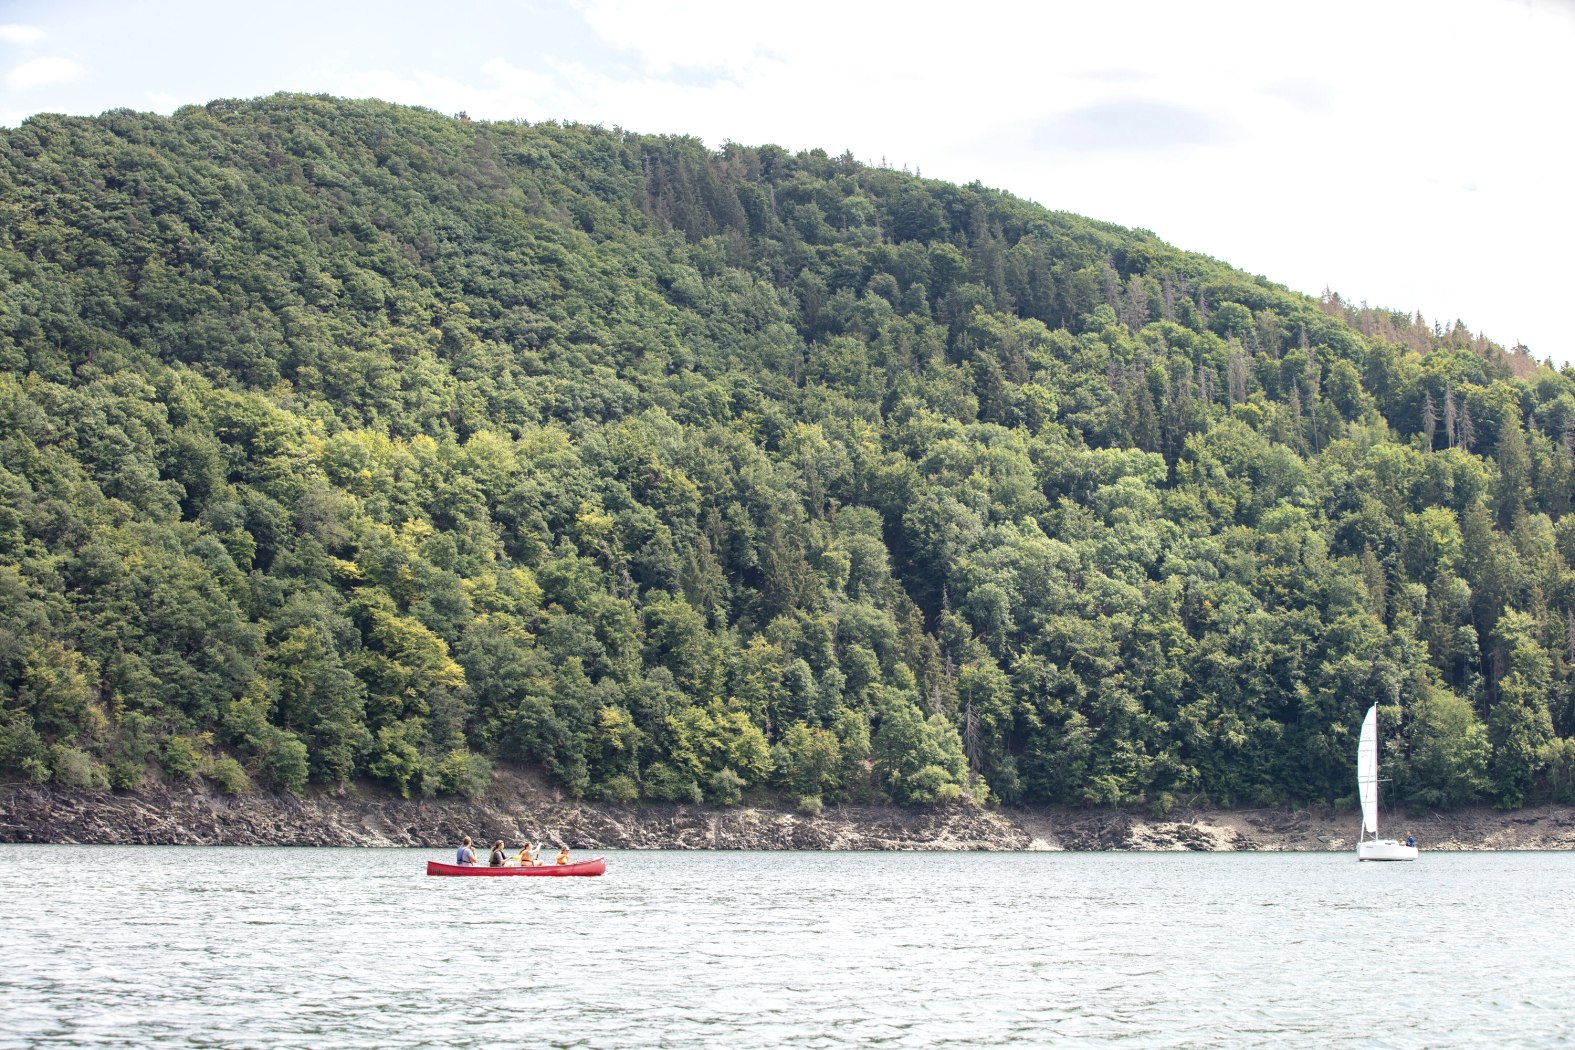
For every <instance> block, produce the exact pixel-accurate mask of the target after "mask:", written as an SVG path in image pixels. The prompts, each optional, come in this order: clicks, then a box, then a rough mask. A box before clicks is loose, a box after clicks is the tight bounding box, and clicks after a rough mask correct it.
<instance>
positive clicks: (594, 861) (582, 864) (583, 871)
mask: <svg viewBox="0 0 1575 1050" xmlns="http://www.w3.org/2000/svg"><path fill="white" fill-rule="evenodd" d="M606 870H607V862H606V861H605V860H603V859H602V858H600V857H593V858H591V859H590V860H582V861H576V862H575V863H573V864H539V865H537V866H536V867H534V868H494V867H492V866H491V865H488V864H444V863H443V862H442V861H436V860H429V861H427V874H428V875H465V876H470V875H480V876H483V877H490V876H494V875H504V876H508V875H542V876H548V877H554V878H562V877H563V876H565V875H600V874H602V873H604V872H605V871H606Z"/></svg>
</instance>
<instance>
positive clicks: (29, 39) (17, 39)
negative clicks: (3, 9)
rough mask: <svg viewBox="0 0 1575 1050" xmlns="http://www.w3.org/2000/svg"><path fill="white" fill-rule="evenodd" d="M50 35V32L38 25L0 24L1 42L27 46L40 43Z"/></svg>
mask: <svg viewBox="0 0 1575 1050" xmlns="http://www.w3.org/2000/svg"><path fill="white" fill-rule="evenodd" d="M48 35H49V34H48V33H46V32H44V31H43V30H42V29H40V28H38V27H37V26H19V25H4V26H0V43H6V44H21V45H22V46H23V47H27V46H29V45H31V44H36V43H38V42H39V41H40V40H42V39H44V38H45V37H46V36H48Z"/></svg>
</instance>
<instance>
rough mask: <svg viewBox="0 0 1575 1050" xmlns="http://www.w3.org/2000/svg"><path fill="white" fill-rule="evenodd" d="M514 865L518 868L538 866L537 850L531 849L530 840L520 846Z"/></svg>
mask: <svg viewBox="0 0 1575 1050" xmlns="http://www.w3.org/2000/svg"><path fill="white" fill-rule="evenodd" d="M514 866H515V867H518V868H534V867H535V866H536V851H535V850H533V849H531V845H530V843H529V842H527V843H525V845H523V846H521V847H520V851H519V854H518V855H516V856H515V858H514Z"/></svg>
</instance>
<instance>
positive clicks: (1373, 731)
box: [1356, 704, 1378, 835]
mask: <svg viewBox="0 0 1575 1050" xmlns="http://www.w3.org/2000/svg"><path fill="white" fill-rule="evenodd" d="M1356 789H1357V793H1358V794H1359V795H1360V796H1361V799H1362V830H1363V831H1365V832H1366V833H1367V834H1369V835H1376V834H1378V705H1377V704H1374V705H1373V706H1372V707H1369V708H1368V709H1367V717H1366V718H1364V719H1362V737H1361V740H1360V741H1358V742H1357V745H1356Z"/></svg>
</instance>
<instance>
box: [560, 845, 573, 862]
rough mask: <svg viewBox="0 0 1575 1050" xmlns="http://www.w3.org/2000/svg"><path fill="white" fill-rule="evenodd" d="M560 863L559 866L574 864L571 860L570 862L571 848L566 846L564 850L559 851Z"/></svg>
mask: <svg viewBox="0 0 1575 1050" xmlns="http://www.w3.org/2000/svg"><path fill="white" fill-rule="evenodd" d="M558 863H559V864H569V863H572V862H571V861H570V860H569V847H567V846H564V847H563V848H561V849H560V850H558Z"/></svg>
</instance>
